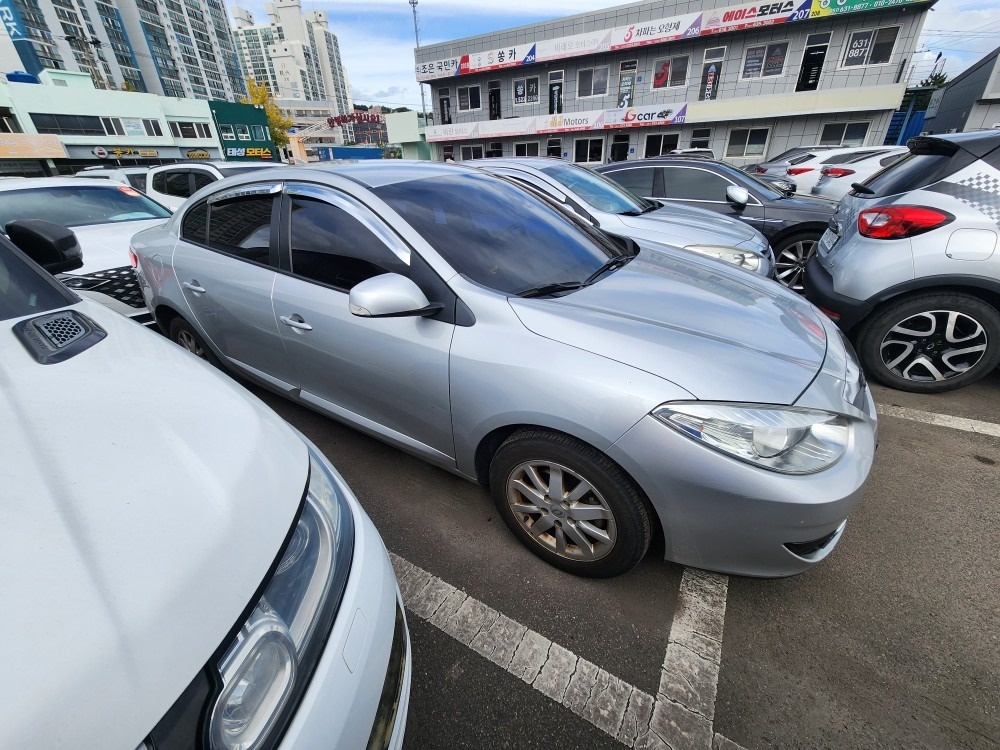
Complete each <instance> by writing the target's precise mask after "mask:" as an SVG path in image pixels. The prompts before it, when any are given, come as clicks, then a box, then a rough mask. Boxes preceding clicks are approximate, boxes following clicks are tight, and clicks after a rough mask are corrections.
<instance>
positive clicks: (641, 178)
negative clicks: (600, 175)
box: [604, 167, 655, 198]
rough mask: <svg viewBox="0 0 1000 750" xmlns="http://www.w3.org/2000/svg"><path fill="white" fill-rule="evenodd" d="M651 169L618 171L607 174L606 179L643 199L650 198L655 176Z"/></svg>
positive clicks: (639, 168) (640, 168) (638, 168)
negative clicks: (608, 178)
mask: <svg viewBox="0 0 1000 750" xmlns="http://www.w3.org/2000/svg"><path fill="white" fill-rule="evenodd" d="M654 174H655V172H654V170H653V169H652V168H651V167H636V168H634V169H616V170H615V171H613V172H606V173H605V175H604V176H605V177H610V178H611V179H612V180H614V181H615V182H617V183H618V184H619V185H621V186H622V187H623V188H625V189H626V190H628V191H630V192H632V193H634V194H635V195H638V196H640V197H642V198H649V197H650V196H652V195H653V175H654Z"/></svg>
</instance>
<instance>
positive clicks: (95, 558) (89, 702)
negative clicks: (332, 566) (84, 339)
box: [0, 301, 308, 748]
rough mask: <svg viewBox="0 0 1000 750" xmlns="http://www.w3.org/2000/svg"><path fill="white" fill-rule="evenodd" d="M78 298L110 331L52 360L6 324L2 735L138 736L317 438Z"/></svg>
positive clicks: (291, 498) (210, 639) (260, 546)
mask: <svg viewBox="0 0 1000 750" xmlns="http://www.w3.org/2000/svg"><path fill="white" fill-rule="evenodd" d="M72 309H75V310H77V311H79V312H82V313H84V314H86V315H88V316H89V317H90V318H91V319H93V320H95V321H96V322H97V323H98V324H99V325H100V326H101V327H103V328H104V329H105V330H106V331H107V334H108V336H107V338H105V339H104V340H103V341H100V342H98V343H97V344H96V345H94V346H92V347H91V348H89V349H87V350H85V351H82V352H80V353H79V354H77V355H76V356H73V357H72V358H70V359H68V360H66V361H64V362H60V363H58V364H48V365H41V364H38V363H37V362H36V361H35V359H34V358H33V357H32V356H31V355H30V354H29V353H28V351H27V349H26V348H25V347H24V346H23V345H22V344H21V342H20V341H19V340H17V339H16V338H15V336H14V334H13V333H12V331H11V327H10V321H7V322H4V323H0V424H3V430H0V486H2V487H3V492H2V494H0V568H2V570H3V574H2V575H3V596H4V605H5V613H4V616H3V620H2V624H0V634H2V636H3V641H4V642H5V643H7V644H8V648H7V649H6V654H7V656H6V657H5V663H4V670H5V672H6V673H7V674H8V675H9V676H10V677H11V679H7V680H4V681H3V685H2V686H0V746H2V747H11V748H14V747H34V746H37V745H38V744H39V742H42V739H41V738H44V742H43V743H42V744H44V745H45V747H47V748H55V747H59V748H62V747H73V748H78V747H119V748H134V747H136V746H137V745H138V744H139V742H140V741H141V740H142V739H143V737H144V736H145V735H146V734H147V733H148V732H149V731H150V730H152V729H153V727H154V726H155V724H156V723H157V722H158V721H159V720H160V718H161V717H162V716H163V714H164V713H165V712H166V711H167V709H168V708H169V707H170V706H171V705H172V704H173V703H174V701H175V700H176V699H177V698H178V696H179V695H180V694H181V692H182V691H183V690H184V688H185V687H187V685H188V684H189V683H190V682H191V680H192V679H193V678H194V677H195V675H196V674H197V673H198V671H199V670H200V669H201V668H202V667H203V666H204V665H205V663H206V662H207V661H208V660H209V658H210V657H211V655H212V654H213V653H214V652H215V651H216V649H217V648H218V647H219V646H220V645H221V643H222V641H223V639H224V638H225V637H226V635H227V633H229V632H230V630H231V629H232V627H233V626H234V625H235V624H237V622H238V620H239V618H240V616H241V613H242V612H243V611H244V609H245V608H246V607H247V605H248V604H249V603H250V602H251V600H252V599H253V597H254V595H255V592H257V591H258V589H259V586H260V584H261V583H262V581H263V580H264V578H265V576H266V575H267V572H268V570H269V568H270V566H271V565H272V564H273V562H274V560H275V558H276V557H277V555H278V552H279V551H280V549H281V546H282V543H283V540H284V539H285V538H286V535H287V533H288V531H289V529H290V528H291V525H292V523H293V520H294V518H295V515H296V513H297V512H298V508H299V503H300V501H301V498H302V495H303V491H304V489H305V485H306V481H307V473H308V458H307V450H306V447H305V444H304V443H303V442H302V441H301V440H300V439H299V438H297V436H296V435H295V434H294V433H293V432H292V431H291V430H290V429H289V428H288V426H287V425H285V424H284V423H283V422H282V421H281V420H280V418H278V417H277V416H276V415H275V414H274V413H273V412H271V411H270V410H269V409H267V408H266V407H264V406H263V405H262V404H261V403H260V402H259V401H258V400H257V399H256V398H254V397H253V396H252V395H251V394H249V393H248V392H247V391H246V390H244V389H243V388H242V387H240V386H237V385H235V384H234V383H233V382H232V381H231V380H230V379H229V378H227V377H225V376H224V375H222V374H221V373H219V372H217V371H215V370H213V369H212V368H211V367H209V366H207V365H205V364H203V363H201V362H200V361H198V360H195V359H194V358H193V357H192V356H191V355H190V354H188V353H187V352H184V351H183V350H182V349H180V348H179V347H177V346H176V345H174V344H171V343H170V342H168V341H167V340H166V339H164V338H163V337H161V336H159V335H157V334H155V333H153V332H151V331H148V330H145V329H143V328H142V327H140V326H137V325H135V323H133V322H131V321H130V320H128V319H127V318H124V317H122V316H120V315H117V314H116V313H113V312H111V311H108V310H105V309H104V308H102V307H101V306H100V305H98V304H96V303H91V302H88V301H83V302H81V303H80V304H78V305H75V306H73V308H72ZM124 384H132V385H130V386H126V385H124ZM14 676H16V679H14Z"/></svg>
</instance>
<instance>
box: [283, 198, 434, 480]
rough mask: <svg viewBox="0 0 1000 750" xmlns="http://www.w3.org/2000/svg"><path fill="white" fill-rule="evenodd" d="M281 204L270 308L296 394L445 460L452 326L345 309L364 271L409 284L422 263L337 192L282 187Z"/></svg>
mask: <svg viewBox="0 0 1000 750" xmlns="http://www.w3.org/2000/svg"><path fill="white" fill-rule="evenodd" d="M282 203H283V209H282V217H283V218H282V220H283V221H284V222H287V227H288V229H287V230H285V231H283V232H282V234H283V247H282V250H283V252H282V272H280V273H279V274H278V277H277V280H276V282H275V286H274V314H275V317H276V318H277V320H278V321H279V328H280V330H281V335H282V337H283V338H284V341H285V346H286V348H287V350H288V354H289V357H290V359H291V361H292V362H293V364H294V366H295V368H296V373H297V378H298V379H297V383H298V385H299V387H300V388H301V398H302V399H303V400H304V401H307V402H309V403H312V404H314V405H315V406H317V407H319V408H321V409H323V410H325V411H327V412H328V413H330V414H333V415H334V416H336V417H338V418H340V419H342V420H345V421H349V422H351V423H352V424H354V425H355V426H357V427H360V428H361V429H364V430H367V431H368V432H371V433H374V434H377V435H379V436H380V437H382V438H385V439H388V440H391V441H393V442H396V443H399V444H402V445H405V446H407V447H409V448H410V449H413V450H416V451H418V452H420V453H422V454H429V456H430V457H431V458H433V459H437V460H438V461H441V460H443V459H446V460H449V461H450V460H451V459H452V458H453V457H454V440H453V437H452V428H451V404H450V397H449V381H448V369H449V368H448V365H449V353H450V350H451V342H452V337H453V334H454V324H452V323H449V322H442V321H441V320H436V319H434V318H424V317H418V316H406V317H386V318H371V317H358V316H355V315H352V314H351V312H350V309H349V305H348V293H349V292H350V289H351V287H353V286H354V285H355V284H357V283H359V282H361V281H364V280H365V279H368V278H371V277H373V276H377V275H380V274H384V273H397V274H401V275H403V276H407V277H410V278H413V279H414V280H415V281H416V280H417V277H418V276H419V275H420V274H417V273H416V270H417V264H418V263H419V264H421V266H420V268H421V269H423V268H424V266H423V265H422V264H423V261H422V259H420V258H419V256H417V255H415V254H414V253H413V252H412V251H411V249H410V247H409V246H408V245H407V244H406V243H404V242H403V241H402V240H401V239H400V238H399V236H398V235H397V234H396V233H395V232H393V231H392V229H390V228H389V226H388V225H387V224H386V223H385V222H383V221H382V220H381V219H380V218H379V217H378V216H376V214H375V213H374V212H373V211H372V210H370V209H369V208H368V207H367V206H366V205H365V204H363V203H362V202H361V201H360V200H359V199H358V198H356V197H354V196H352V195H349V194H348V193H346V192H344V191H341V190H338V189H335V188H332V187H327V186H318V185H310V184H290V185H286V187H285V191H284V198H283V201H282ZM286 242H287V249H286V248H285V247H284V243H286ZM438 282H439V283H440V284H441V285H442V286H444V284H443V282H440V280H438ZM420 285H421V286H422V288H423V287H424V284H423V283H420ZM428 297H429V298H433V297H432V295H431V294H428ZM452 307H454V306H452Z"/></svg>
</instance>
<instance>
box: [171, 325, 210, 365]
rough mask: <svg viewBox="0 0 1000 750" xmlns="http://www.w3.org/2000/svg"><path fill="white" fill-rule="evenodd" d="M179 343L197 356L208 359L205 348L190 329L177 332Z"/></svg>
mask: <svg viewBox="0 0 1000 750" xmlns="http://www.w3.org/2000/svg"><path fill="white" fill-rule="evenodd" d="M177 343H178V344H180V345H181V346H183V347H184V348H185V349H187V350H188V351H189V352H191V353H192V354H194V355H195V356H196V357H201V358H202V359H208V357H206V356H205V350H204V349H202V348H201V346H200V345H199V344H198V340H197V339H196V338H195V337H194V336H193V335H192V334H191V333H190V332H188V331H181V332H180V333H178V334H177Z"/></svg>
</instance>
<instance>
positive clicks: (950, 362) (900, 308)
mask: <svg viewBox="0 0 1000 750" xmlns="http://www.w3.org/2000/svg"><path fill="white" fill-rule="evenodd" d="M907 147H908V148H909V150H910V153H909V154H908V155H907V156H905V157H904V158H903V159H901V160H900V161H898V162H895V163H894V164H892V165H890V166H889V167H887V168H886V169H884V170H882V171H881V172H878V173H877V174H875V175H873V176H872V177H871V178H870V179H868V180H866V181H865V182H864V183H855V184H854V186H853V187H854V189H853V190H852V191H851V192H850V193H849V194H848V195H847V196H845V197H844V199H843V201H841V203H840V207H839V208H838V210H837V213H836V214H835V215H834V217H833V218H832V219H831V220H830V228H829V229H828V230H827V231H826V233H825V234H824V235H823V237H822V238H821V239H820V242H819V248H818V251H817V254H816V256H815V257H814V258H813V260H812V261H811V262H810V264H809V266H808V267H807V269H806V296H807V297H808V298H809V300H810V301H812V302H813V303H815V304H816V305H818V306H819V307H820V308H822V309H823V310H824V312H826V313H827V314H828V315H829V316H830V317H831V318H833V319H834V320H836V321H837V323H838V324H839V326H840V327H841V328H842V329H843V330H844V331H846V332H847V333H848V334H849V336H850V337H851V338H852V339H853V340H854V342H855V344H856V346H857V349H858V354H859V356H860V358H861V361H862V363H863V364H864V366H865V368H866V369H867V370H868V372H869V373H870V374H871V375H872V376H873V377H874V378H876V379H877V380H879V381H881V382H882V383H884V384H885V385H888V386H890V387H892V388H898V389H900V390H904V391H915V392H920V393H939V392H941V391H948V390H952V389H955V388H961V387H962V386H965V385H968V384H970V383H972V382H974V381H976V380H979V379H980V378H982V377H983V376H985V375H987V374H989V373H990V372H991V371H992V370H993V369H994V368H995V367H996V366H997V365H998V364H1000V312H998V310H1000V252H998V249H997V245H998V235H1000V132H996V131H983V132H975V133H960V134H957V135H944V136H921V137H919V138H912V139H910V141H909V142H908V143H907Z"/></svg>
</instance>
